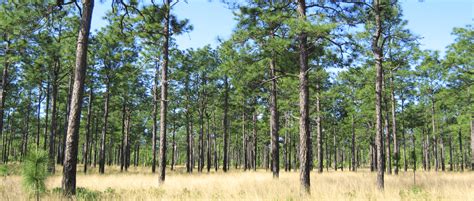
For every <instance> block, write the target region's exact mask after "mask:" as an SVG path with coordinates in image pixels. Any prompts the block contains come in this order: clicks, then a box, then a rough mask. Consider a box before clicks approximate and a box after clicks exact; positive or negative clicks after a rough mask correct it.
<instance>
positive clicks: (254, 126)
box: [252, 100, 258, 171]
mask: <svg viewBox="0 0 474 201" xmlns="http://www.w3.org/2000/svg"><path fill="white" fill-rule="evenodd" d="M255 102H256V100H255ZM254 107H255V106H254ZM252 121H253V159H252V161H253V171H257V153H258V152H257V109H256V108H254V111H253V117H252Z"/></svg>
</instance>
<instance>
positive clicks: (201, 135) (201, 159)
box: [198, 101, 205, 172]
mask: <svg viewBox="0 0 474 201" xmlns="http://www.w3.org/2000/svg"><path fill="white" fill-rule="evenodd" d="M201 102H202V101H201ZM204 112H205V110H204V106H203V103H201V106H200V108H199V139H198V140H199V144H198V150H199V161H198V172H202V168H203V166H204Z"/></svg>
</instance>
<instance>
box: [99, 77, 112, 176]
mask: <svg viewBox="0 0 474 201" xmlns="http://www.w3.org/2000/svg"><path fill="white" fill-rule="evenodd" d="M109 87H110V79H109V77H108V76H107V78H106V84H105V103H104V122H103V125H102V137H101V139H100V154H99V173H100V174H104V173H105V141H106V140H107V139H106V135H107V129H108V128H107V124H108V122H107V121H108V120H107V119H108V118H109V101H110V100H109V99H110V91H109V90H110V89H109Z"/></svg>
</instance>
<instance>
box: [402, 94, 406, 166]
mask: <svg viewBox="0 0 474 201" xmlns="http://www.w3.org/2000/svg"><path fill="white" fill-rule="evenodd" d="M401 99H402V113H401V114H403V112H404V103H405V100H404V99H403V98H401ZM401 126H402V138H403V162H404V165H405V167H404V170H405V172H406V171H407V170H408V163H407V154H406V153H407V144H406V138H405V120H404V119H403V118H402V122H401Z"/></svg>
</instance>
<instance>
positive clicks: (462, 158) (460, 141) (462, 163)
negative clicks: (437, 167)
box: [458, 128, 464, 172]
mask: <svg viewBox="0 0 474 201" xmlns="http://www.w3.org/2000/svg"><path fill="white" fill-rule="evenodd" d="M461 136H462V135H461V128H459V132H458V139H459V154H460V155H461V172H462V171H464V152H463V151H462V146H463V144H462V137H461Z"/></svg>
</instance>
